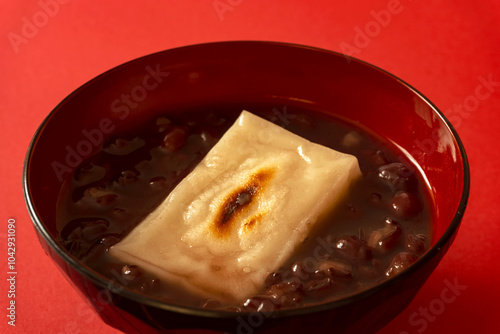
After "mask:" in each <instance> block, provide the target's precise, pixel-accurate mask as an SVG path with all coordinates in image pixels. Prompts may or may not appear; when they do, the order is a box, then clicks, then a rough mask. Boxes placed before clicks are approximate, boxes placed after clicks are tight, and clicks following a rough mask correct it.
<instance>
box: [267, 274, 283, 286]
mask: <svg viewBox="0 0 500 334" xmlns="http://www.w3.org/2000/svg"><path fill="white" fill-rule="evenodd" d="M282 279H283V274H281V273H280V272H272V273H270V274H269V275H268V276H267V278H266V286H271V285H273V284H276V283H279V282H281V281H282Z"/></svg>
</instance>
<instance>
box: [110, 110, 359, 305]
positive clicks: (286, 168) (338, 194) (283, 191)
mask: <svg viewBox="0 0 500 334" xmlns="http://www.w3.org/2000/svg"><path fill="white" fill-rule="evenodd" d="M360 175H361V172H360V170H359V166H358V162H357V159H356V157H354V156H352V155H348V154H344V153H340V152H337V151H334V150H332V149H330V148H327V147H325V146H321V145H318V144H315V143H312V142H310V141H308V140H306V139H304V138H302V137H300V136H297V135H295V134H293V133H291V132H289V131H287V130H285V129H283V128H281V127H279V126H278V125H275V124H273V123H271V122H269V121H266V120H264V119H262V118H260V117H258V116H255V115H253V114H251V113H249V112H247V111H243V112H242V113H241V115H240V116H239V118H238V119H237V120H236V122H235V123H234V124H233V125H232V126H231V127H230V128H229V130H227V132H226V133H225V134H224V135H223V137H222V138H221V139H220V140H219V142H218V143H217V144H216V145H215V146H214V147H213V148H212V149H211V150H210V152H209V153H208V154H207V155H206V157H205V158H204V159H203V160H202V161H201V162H200V163H199V164H198V165H197V166H196V168H195V169H194V170H193V171H192V172H191V173H190V174H189V175H188V176H186V177H185V178H184V179H183V180H182V181H181V182H180V183H179V184H178V185H177V187H176V188H175V189H174V190H173V191H172V192H171V193H170V194H169V196H168V197H167V198H166V199H165V200H164V201H163V202H162V203H161V204H160V205H159V206H158V207H157V208H156V209H155V210H154V211H153V212H151V213H150V214H149V215H148V216H147V217H146V218H145V219H144V220H143V221H142V222H141V223H140V224H139V225H138V226H137V227H136V228H135V229H134V230H132V231H131V232H130V234H129V235H128V236H127V237H125V238H124V239H123V240H122V241H120V242H119V243H117V244H116V245H115V246H113V247H112V248H111V249H110V253H111V254H112V255H113V256H115V257H117V258H119V259H121V260H122V261H124V262H125V263H128V264H135V265H138V266H140V267H142V268H143V269H145V270H147V271H149V272H150V273H152V274H154V275H157V276H158V277H159V278H161V279H162V280H163V281H166V282H167V284H168V285H172V286H176V287H181V288H182V289H184V290H186V291H187V292H189V293H194V294H197V295H198V296H200V297H204V298H217V299H218V300H220V301H222V302H228V303H240V302H243V301H244V300H245V299H246V298H248V297H250V296H252V295H255V294H257V293H259V292H260V291H261V290H262V289H263V288H264V285H265V279H266V277H267V276H268V275H269V273H271V272H273V271H276V270H278V269H279V268H280V266H282V265H284V264H285V262H287V260H289V259H290V258H291V257H292V256H293V254H294V252H295V251H296V249H297V248H298V247H299V246H300V245H301V244H302V243H303V242H304V240H305V239H306V238H307V237H308V236H309V234H310V233H312V230H317V227H318V225H321V224H324V222H323V221H324V220H322V219H321V217H322V216H323V215H324V214H326V213H327V212H329V211H330V210H332V209H333V208H334V207H335V205H336V204H337V203H338V202H339V200H340V199H341V198H342V196H343V195H344V193H345V192H346V191H347V189H348V187H349V185H350V184H351V183H352V182H353V181H354V180H355V179H356V178H358V177H359V176H360ZM331 223H334V222H331ZM313 228H314V229H313Z"/></svg>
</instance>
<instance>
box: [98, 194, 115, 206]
mask: <svg viewBox="0 0 500 334" xmlns="http://www.w3.org/2000/svg"><path fill="white" fill-rule="evenodd" d="M117 198H118V196H116V195H115V194H109V195H104V196H100V197H98V198H97V203H99V204H101V205H110V204H111V203H113V202H115V201H116V199H117Z"/></svg>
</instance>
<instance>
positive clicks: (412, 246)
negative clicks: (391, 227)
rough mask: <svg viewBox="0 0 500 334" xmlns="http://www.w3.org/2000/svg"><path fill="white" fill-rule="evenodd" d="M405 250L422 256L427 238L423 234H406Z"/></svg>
mask: <svg viewBox="0 0 500 334" xmlns="http://www.w3.org/2000/svg"><path fill="white" fill-rule="evenodd" d="M405 246H406V249H407V250H408V251H410V252H412V253H415V254H418V255H420V254H422V253H423V252H425V250H426V249H427V237H426V236H425V235H423V234H408V236H407V237H406V244H405Z"/></svg>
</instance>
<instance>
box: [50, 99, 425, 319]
mask: <svg viewBox="0 0 500 334" xmlns="http://www.w3.org/2000/svg"><path fill="white" fill-rule="evenodd" d="M242 109H246V110H248V111H250V112H252V113H254V114H256V115H258V116H261V117H263V118H265V119H267V120H269V121H271V122H274V123H275V124H278V125H280V126H282V127H284V128H285V129H287V130H289V131H291V132H293V133H295V134H297V135H300V136H302V137H304V138H306V139H308V140H310V141H312V142H315V143H318V144H321V145H324V146H327V147H330V148H332V149H334V150H337V151H341V152H344V153H349V154H352V155H354V156H356V157H357V158H358V161H359V165H360V168H361V171H362V174H363V176H362V178H361V179H359V180H357V181H356V182H355V184H353V185H352V186H351V189H350V190H349V193H348V194H347V195H346V196H345V197H344V198H343V200H342V201H341V203H340V205H338V206H337V207H336V208H335V210H334V211H333V212H332V213H331V214H329V215H328V216H327V217H325V218H324V219H327V220H328V222H326V224H322V226H326V228H324V229H322V230H320V231H314V232H315V233H314V234H312V235H310V236H309V237H308V239H306V241H305V242H304V243H303V244H302V245H301V247H300V249H298V250H297V251H296V254H295V257H294V258H292V259H290V261H289V263H287V265H285V266H284V267H282V268H280V270H279V271H276V272H270V273H269V276H268V277H267V280H266V284H265V285H266V287H265V289H263V290H262V291H261V292H260V293H259V294H258V295H256V296H253V297H252V298H249V299H248V300H246V301H245V302H244V303H243V304H241V305H226V304H223V303H221V302H220V301H218V300H215V299H210V300H207V299H205V298H202V297H199V296H195V295H190V294H188V293H186V292H183V291H182V290H181V289H177V288H176V287H174V286H171V285H168V284H167V283H165V282H162V281H161V279H159V278H157V277H154V276H153V275H151V274H149V273H147V272H145V271H144V270H143V269H142V268H140V267H138V266H136V265H133V264H130V263H123V262H120V261H119V260H117V259H115V258H113V257H111V256H110V255H109V254H108V249H109V248H110V247H111V246H112V245H114V244H116V243H117V242H119V241H120V240H121V239H123V238H124V237H125V236H126V235H127V234H128V233H129V232H130V231H131V230H132V229H134V227H135V226H137V225H138V224H139V223H140V222H141V221H142V220H143V219H144V218H145V217H146V216H147V215H148V214H149V213H150V212H151V211H153V210H154V209H155V207H157V206H158V205H159V204H160V203H161V202H162V201H163V200H164V199H165V198H166V197H167V196H168V194H169V193H170V192H171V191H172V190H173V189H174V188H175V186H176V185H177V184H178V183H179V182H180V181H181V180H182V179H183V178H184V177H185V176H186V175H188V174H189V173H190V172H191V171H192V170H193V169H194V167H195V166H196V165H197V164H198V163H199V162H200V161H201V160H202V159H203V157H204V156H205V155H206V154H207V153H208V151H209V150H210V149H211V148H212V147H213V146H214V145H215V144H216V143H217V141H218V140H219V139H220V138H221V137H222V135H223V134H224V133H225V131H226V130H227V129H228V128H229V127H230V126H231V125H232V124H233V122H234V121H235V120H236V118H237V117H238V115H239V113H240V112H241V110H242ZM306 194H307V190H306V189H305V190H304V196H306ZM433 205H434V204H433V202H432V199H431V197H430V195H429V191H428V188H427V186H426V182H425V176H424V175H422V174H421V173H420V172H419V170H418V169H417V168H416V167H415V166H414V165H413V164H412V163H411V162H410V161H409V160H408V159H407V158H406V156H405V154H404V153H403V152H402V151H399V150H398V148H397V147H396V145H393V144H392V143H391V142H389V141H387V140H385V139H383V138H380V137H378V136H376V135H375V134H373V133H370V132H369V131H368V130H366V129H361V128H359V127H356V126H355V125H353V124H350V123H348V122H346V121H344V120H342V119H336V118H333V117H332V116H327V115H326V113H322V112H321V110H309V109H303V108H301V107H294V106H276V105H266V104H238V105H235V104H234V105H213V106H206V107H203V108H191V109H186V110H177V111H172V110H168V111H164V113H158V114H157V115H156V116H155V117H154V118H152V119H150V120H149V121H148V122H147V123H144V124H137V126H136V128H135V129H134V130H133V131H129V132H127V133H113V134H112V137H110V138H108V139H107V140H106V141H105V142H104V144H103V146H102V147H101V148H100V150H99V151H97V152H96V153H95V154H94V155H92V156H90V157H88V158H87V159H86V160H84V161H83V162H82V163H81V164H80V165H79V166H78V167H77V168H75V170H74V172H73V174H72V175H71V177H69V178H67V180H66V181H65V183H64V185H63V187H62V190H61V193H60V195H59V200H58V206H57V230H58V239H59V241H60V243H61V244H62V245H63V246H64V247H65V248H66V249H67V250H68V252H70V253H71V254H72V255H73V256H75V257H76V258H78V259H79V260H81V261H82V262H83V263H84V264H85V265H87V266H88V267H90V268H92V269H93V270H95V271H96V272H98V273H100V274H101V275H103V276H105V277H108V278H110V279H112V280H115V281H116V282H118V283H119V284H122V285H123V286H125V287H126V288H129V289H132V290H136V291H137V292H139V293H143V294H146V295H149V296H151V297H154V298H157V299H160V300H165V301H168V302H170V303H172V302H173V303H176V304H181V305H186V306H191V307H198V308H208V309H217V310H226V311H235V312H240V311H273V310H277V309H285V308H296V307H302V306H308V305H314V304H318V303H323V302H327V301H332V300H336V299H339V298H342V297H345V296H347V295H351V294H354V293H357V292H359V291H361V290H364V289H367V288H370V287H372V286H374V285H376V284H378V283H380V282H382V281H384V280H387V279H388V278H390V277H393V276H394V275H397V274H398V273H400V272H401V271H403V270H405V269H406V268H408V267H409V266H411V265H412V263H414V262H415V261H416V260H417V259H418V258H419V257H420V256H421V255H422V254H423V253H424V252H425V251H426V250H427V248H428V247H429V246H430V243H431V233H432V219H433V215H432V212H433V210H432V208H433Z"/></svg>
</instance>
